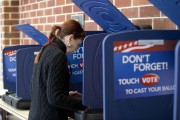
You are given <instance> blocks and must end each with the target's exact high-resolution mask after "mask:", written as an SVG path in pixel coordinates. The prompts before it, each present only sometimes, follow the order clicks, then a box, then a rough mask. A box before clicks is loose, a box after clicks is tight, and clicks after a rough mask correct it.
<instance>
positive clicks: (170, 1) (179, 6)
mask: <svg viewBox="0 0 180 120" xmlns="http://www.w3.org/2000/svg"><path fill="white" fill-rule="evenodd" d="M149 1H150V2H151V3H152V4H154V6H156V7H157V8H158V9H159V10H161V11H162V12H163V13H164V14H165V15H167V16H168V18H169V19H171V20H172V21H173V22H174V23H175V24H176V25H178V26H180V14H178V13H179V11H180V1H179V0H149Z"/></svg>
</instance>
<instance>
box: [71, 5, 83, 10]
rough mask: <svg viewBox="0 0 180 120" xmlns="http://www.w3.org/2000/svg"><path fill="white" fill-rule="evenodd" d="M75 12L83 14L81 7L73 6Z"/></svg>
mask: <svg viewBox="0 0 180 120" xmlns="http://www.w3.org/2000/svg"><path fill="white" fill-rule="evenodd" d="M73 12H82V10H81V9H79V7H77V6H76V5H73Z"/></svg>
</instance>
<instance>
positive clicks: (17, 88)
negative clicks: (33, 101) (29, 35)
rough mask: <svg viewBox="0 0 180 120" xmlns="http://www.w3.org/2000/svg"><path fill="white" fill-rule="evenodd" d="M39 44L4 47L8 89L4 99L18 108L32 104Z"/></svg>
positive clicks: (4, 66) (4, 79) (4, 83)
mask: <svg viewBox="0 0 180 120" xmlns="http://www.w3.org/2000/svg"><path fill="white" fill-rule="evenodd" d="M39 50H40V46H38V45H21V46H12V47H6V48H4V49H3V85H4V89H7V90H8V92H6V94H5V95H3V96H2V100H3V101H5V102H6V103H8V104H10V105H11V106H13V107H15V108H18V109H28V108H29V106H30V91H29V89H30V80H31V76H32V69H33V63H34V57H35V55H36V52H38V51H39Z"/></svg>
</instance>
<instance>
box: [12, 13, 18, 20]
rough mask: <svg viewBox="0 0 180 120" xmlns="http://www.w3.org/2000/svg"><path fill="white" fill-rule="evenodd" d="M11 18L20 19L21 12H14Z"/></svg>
mask: <svg viewBox="0 0 180 120" xmlns="http://www.w3.org/2000/svg"><path fill="white" fill-rule="evenodd" d="M11 19H19V13H12V14H11Z"/></svg>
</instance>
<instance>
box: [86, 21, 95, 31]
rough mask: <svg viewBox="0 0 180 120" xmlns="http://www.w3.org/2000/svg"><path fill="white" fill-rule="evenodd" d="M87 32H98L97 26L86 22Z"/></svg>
mask: <svg viewBox="0 0 180 120" xmlns="http://www.w3.org/2000/svg"><path fill="white" fill-rule="evenodd" d="M85 30H87V31H94V30H95V31H96V30H97V24H96V23H95V22H86V23H85Z"/></svg>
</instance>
